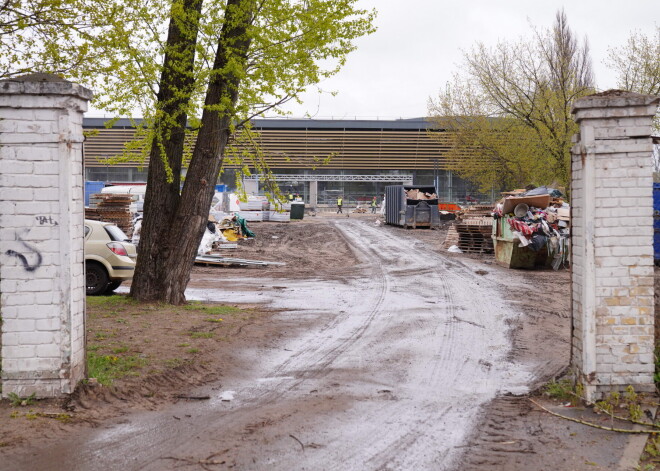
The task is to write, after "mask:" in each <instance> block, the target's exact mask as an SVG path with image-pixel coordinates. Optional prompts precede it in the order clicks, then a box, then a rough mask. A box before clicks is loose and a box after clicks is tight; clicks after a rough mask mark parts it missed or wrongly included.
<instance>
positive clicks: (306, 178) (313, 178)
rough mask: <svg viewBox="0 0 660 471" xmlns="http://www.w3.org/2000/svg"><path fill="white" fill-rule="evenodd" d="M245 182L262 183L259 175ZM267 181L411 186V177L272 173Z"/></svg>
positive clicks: (261, 177)
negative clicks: (381, 183) (375, 183)
mask: <svg viewBox="0 0 660 471" xmlns="http://www.w3.org/2000/svg"><path fill="white" fill-rule="evenodd" d="M244 180H245V181H263V180H265V176H264V175H261V174H256V175H250V176H249V177H244ZM269 180H275V181H278V182H281V181H286V182H388V183H390V182H391V183H403V184H407V185H412V181H413V176H412V175H295V174H287V173H274V174H272V175H270V177H269Z"/></svg>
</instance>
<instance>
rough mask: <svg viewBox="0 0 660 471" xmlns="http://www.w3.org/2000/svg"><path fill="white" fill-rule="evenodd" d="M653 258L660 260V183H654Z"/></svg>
mask: <svg viewBox="0 0 660 471" xmlns="http://www.w3.org/2000/svg"><path fill="white" fill-rule="evenodd" d="M653 258H655V261H656V262H658V261H660V183H654V184H653Z"/></svg>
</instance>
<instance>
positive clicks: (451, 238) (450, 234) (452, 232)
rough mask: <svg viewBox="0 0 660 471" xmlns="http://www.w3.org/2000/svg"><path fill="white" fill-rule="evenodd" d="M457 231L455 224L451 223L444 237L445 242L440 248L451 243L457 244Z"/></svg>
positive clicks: (449, 245) (446, 247)
mask: <svg viewBox="0 0 660 471" xmlns="http://www.w3.org/2000/svg"><path fill="white" fill-rule="evenodd" d="M458 239H459V236H458V231H457V230H456V225H455V224H452V225H451V226H449V230H448V231H447V237H445V243H444V244H443V245H442V248H445V249H448V248H449V247H451V246H452V245H458Z"/></svg>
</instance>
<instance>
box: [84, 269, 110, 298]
mask: <svg viewBox="0 0 660 471" xmlns="http://www.w3.org/2000/svg"><path fill="white" fill-rule="evenodd" d="M86 267H87V269H86V271H87V296H96V295H99V294H101V293H103V292H105V290H106V288H107V287H108V283H110V279H109V278H108V272H107V271H105V268H103V266H102V265H99V264H98V263H89V262H87V263H86Z"/></svg>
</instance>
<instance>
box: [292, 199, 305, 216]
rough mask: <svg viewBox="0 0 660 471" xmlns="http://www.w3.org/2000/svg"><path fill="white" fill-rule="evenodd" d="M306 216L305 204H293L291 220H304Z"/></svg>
mask: <svg viewBox="0 0 660 471" xmlns="http://www.w3.org/2000/svg"><path fill="white" fill-rule="evenodd" d="M304 216H305V203H295V202H294V203H291V219H302V218H303V217H304Z"/></svg>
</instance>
